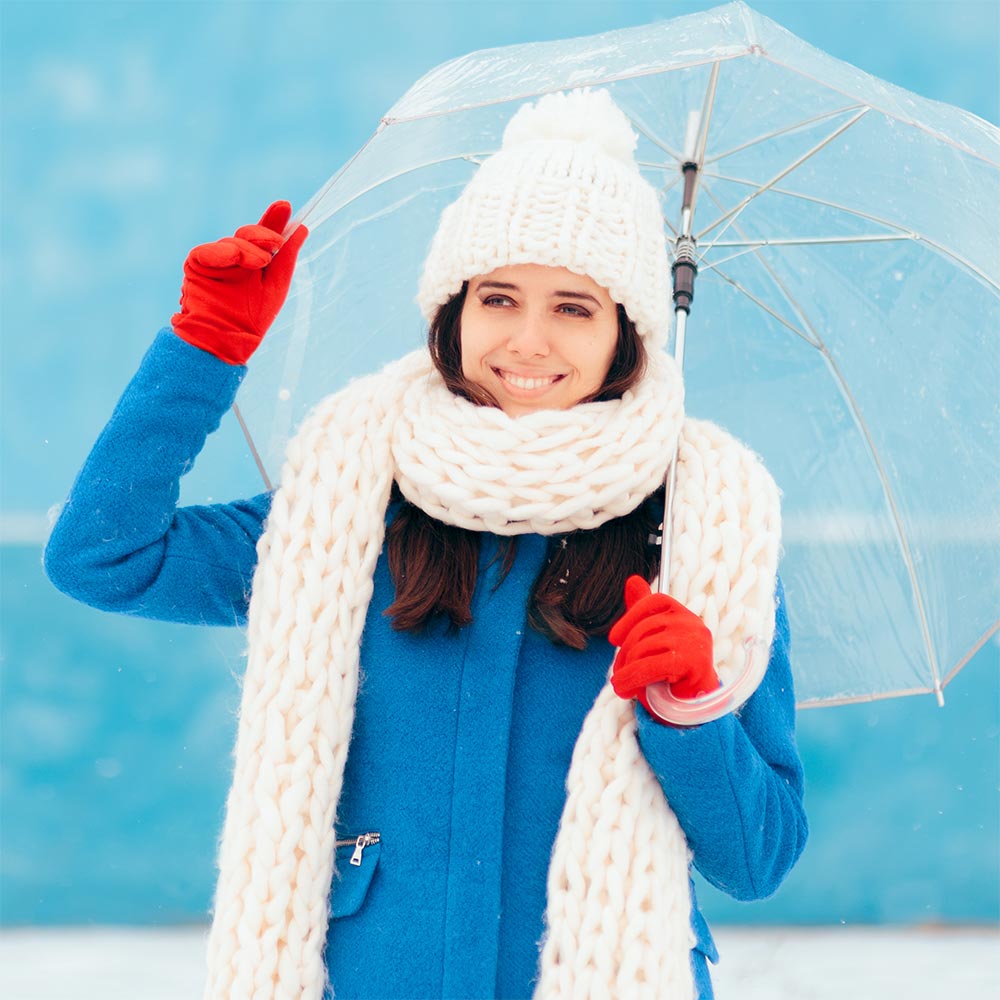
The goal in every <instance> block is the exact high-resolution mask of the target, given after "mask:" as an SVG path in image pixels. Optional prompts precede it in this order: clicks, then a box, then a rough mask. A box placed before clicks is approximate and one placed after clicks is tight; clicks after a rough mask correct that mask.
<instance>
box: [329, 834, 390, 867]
mask: <svg viewBox="0 0 1000 1000" xmlns="http://www.w3.org/2000/svg"><path fill="white" fill-rule="evenodd" d="M381 839H382V834H380V833H378V832H377V831H372V832H370V833H363V834H361V836H360V837H350V838H349V839H347V840H338V841H336V844H335V846H336V847H351V846H352V845H353V847H354V853H353V854H352V855H351V864H352V865H354V866H355V867H357V866H359V865H360V864H361V857H362V855H363V854H364V852H365V848H366V847H371V846H372V844H377V843H379V841H381Z"/></svg>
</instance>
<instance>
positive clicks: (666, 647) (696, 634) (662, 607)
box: [608, 576, 719, 716]
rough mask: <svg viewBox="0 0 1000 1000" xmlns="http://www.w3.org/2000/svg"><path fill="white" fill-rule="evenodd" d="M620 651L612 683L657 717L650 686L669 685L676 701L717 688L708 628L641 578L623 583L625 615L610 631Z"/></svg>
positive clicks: (609, 637)
mask: <svg viewBox="0 0 1000 1000" xmlns="http://www.w3.org/2000/svg"><path fill="white" fill-rule="evenodd" d="M608 640H609V641H610V642H611V643H612V644H613V645H615V646H618V647H619V650H618V653H617V655H616V656H615V662H614V667H613V670H612V675H611V685H612V687H613V688H614V690H615V693H616V694H617V695H618V696H619V697H621V698H638V699H639V701H640V702H642V704H643V706H644V707H645V708H646V710H647V711H649V712H650V713H651V714H652V715H653V716H656V715H657V713H656V712H654V711H653V710H652V709H651V708H650V707H649V702H648V701H647V699H646V688H647V687H649V686H650V685H651V684H659V683H667V684H669V685H670V691H671V694H673V695H674V696H675V697H677V698H683V699H687V698H697V697H698V696H699V695H702V694H707V693H710V692H713V691H715V690H716V689H717V688H718V687H719V676H718V674H717V673H716V672H715V667H714V665H713V656H712V633H711V632H710V631H709V629H708V626H707V625H706V624H705V623H704V622H703V621H702V620H701V619H700V618H699V617H698V616H697V615H696V614H694V612H692V611H689V610H688V609H687V608H686V607H684V605H683V604H681V603H680V601H677V600H675V599H674V598H673V597H671V596H670V595H669V594H654V593H652V592H651V590H650V586H649V584H648V583H647V582H646V581H645V580H644V579H643V578H642V577H641V576H630V577H629V578H628V580H627V581H626V582H625V614H624V615H622V617H621V618H619V619H618V621H617V622H615V624H614V625H613V626H612V627H611V631H610V632H609V633H608Z"/></svg>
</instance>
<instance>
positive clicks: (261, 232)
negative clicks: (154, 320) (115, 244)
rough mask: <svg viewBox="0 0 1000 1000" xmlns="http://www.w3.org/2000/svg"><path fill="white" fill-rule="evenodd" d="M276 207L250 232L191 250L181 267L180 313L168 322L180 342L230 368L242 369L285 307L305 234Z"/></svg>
mask: <svg viewBox="0 0 1000 1000" xmlns="http://www.w3.org/2000/svg"><path fill="white" fill-rule="evenodd" d="M291 215H292V206H291V205H290V204H289V203H288V202H287V201H276V202H274V204H273V205H271V206H270V207H269V208H268V210H267V211H266V212H265V213H264V215H263V217H262V218H261V220H260V222H259V223H257V225H255V226H241V227H240V228H239V229H237V230H236V233H235V235H233V236H227V237H226V238H225V239H221V240H217V241H216V242H215V243H204V244H202V245H201V246H197V247H195V248H194V249H193V250H192V251H191V252H190V253H189V254H188V256H187V260H186V261H185V262H184V281H183V283H182V284H181V311H180V312H179V313H175V314H174V316H173V317H172V318H171V323H172V325H173V328H174V332H175V333H176V334H177V336H178V337H180V338H181V339H182V340H186V341H187V342H188V343H189V344H193V345H194V346H195V347H200V348H201V349H202V350H204V351H208V352H209V353H210V354H214V355H215V356H216V357H217V358H220V359H221V360H222V361H225V362H227V363H228V364H231V365H243V364H246V362H247V360H248V359H249V357H250V355H251V354H253V352H254V351H255V350H256V349H257V346H258V345H259V344H260V342H261V340H262V339H263V337H264V334H265V333H266V332H267V330H268V327H270V325H271V324H272V323H273V322H274V317H275V316H277V315H278V312H279V310H280V309H281V307H282V306H283V305H284V303H285V298H286V297H287V295H288V287H289V285H290V284H291V281H292V272H293V271H294V270H295V261H296V258H297V257H298V254H299V249H300V248H301V246H302V243H303V241H304V240H305V238H306V236H308V234H309V231H308V230H307V229H306V227H305V226H302V225H300V226H297V227H296V229H295V230H294V232H292V234H291V235H290V236H289V237H288V239H287V240H285V241H284V242H283V241H282V235H281V234H282V232H283V231H284V229H285V227H286V226H287V225H288V220H289V219H290V218H291Z"/></svg>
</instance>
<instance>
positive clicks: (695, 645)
mask: <svg viewBox="0 0 1000 1000" xmlns="http://www.w3.org/2000/svg"><path fill="white" fill-rule="evenodd" d="M634 145H635V138H634V136H633V134H632V132H631V129H630V128H629V126H628V122H627V119H625V117H624V115H622V113H621V112H620V110H619V109H618V108H617V107H615V105H614V104H613V103H612V101H611V100H610V98H609V97H608V95H607V94H605V93H602V92H598V93H590V92H574V93H572V94H569V95H550V96H548V97H545V98H543V99H541V100H540V101H538V103H537V105H535V106H531V105H528V106H526V107H524V108H522V109H521V110H520V111H519V112H518V113H517V114H516V115H515V116H514V118H513V119H512V120H511V122H510V124H509V125H508V128H507V130H506V132H505V135H504V143H503V147H502V149H501V150H500V151H499V152H498V153H496V154H495V155H494V156H492V157H491V158H489V159H488V160H487V161H485V162H484V163H483V165H482V166H481V167H480V169H479V170H478V172H477V174H476V176H475V177H474V179H473V180H472V181H471V182H470V183H469V184H468V186H467V187H466V189H465V190H464V191H463V193H462V195H461V196H460V197H459V199H458V200H457V201H456V202H455V203H454V204H453V205H451V206H450V207H449V208H448V209H446V211H445V213H444V215H443V216H442V220H441V223H440V226H439V229H438V232H437V234H436V236H435V238H434V241H433V243H432V246H431V249H430V252H429V254H428V258H427V260H426V262H425V267H424V274H423V277H422V279H421V286H420V294H419V302H420V304H421V307H422V309H423V311H424V313H425V315H426V316H427V317H428V320H429V322H430V336H429V347H430V350H429V351H420V352H416V353H415V354H413V355H410V356H408V357H406V358H403V359H401V360H400V361H398V362H395V363H394V364H392V365H390V366H389V367H388V368H387V369H385V371H383V372H381V373H379V374H378V375H373V376H369V377H367V378H365V379H361V380H358V381H357V382H355V383H352V384H351V385H350V386H349V387H348V388H347V389H345V390H343V391H342V392H340V393H338V394H336V395H335V396H332V397H330V398H328V399H327V400H325V401H323V403H321V404H320V405H319V406H318V407H317V409H316V410H315V411H314V412H313V414H312V415H311V416H310V417H309V418H308V419H307V420H306V422H305V424H304V425H303V427H302V428H301V430H300V431H299V432H298V434H297V435H296V437H295V439H294V440H293V441H292V443H291V444H290V446H289V449H288V460H287V463H286V467H285V470H284V473H283V477H282V485H281V487H280V489H279V490H278V491H276V493H275V494H274V495H273V496H267V495H264V496H259V497H256V498H254V499H252V500H249V501H244V502H239V503H233V504H225V505H216V506H210V507H189V508H183V509H177V508H176V501H177V480H178V478H179V477H180V475H182V474H183V472H184V471H185V470H186V469H187V468H189V467H190V465H191V463H192V461H193V460H194V457H195V456H196V455H197V453H198V451H199V450H200V448H201V447H202V444H203V442H204V439H205V437H206V435H207V434H208V433H210V432H211V431H212V430H214V429H215V427H216V426H217V425H218V422H219V420H220V419H221V416H222V414H223V413H224V412H225V410H226V409H227V408H228V407H229V406H230V405H231V403H232V399H233V396H234V394H235V392H236V388H237V386H238V384H239V382H240V380H241V378H242V375H243V373H244V371H245V368H244V367H243V366H244V365H245V363H246V361H247V360H248V359H249V357H250V355H251V353H252V351H253V349H254V348H255V347H256V345H257V344H258V343H259V341H260V339H261V337H262V336H263V334H264V333H265V331H266V329H267V327H268V326H269V325H270V322H271V321H272V320H273V318H274V316H275V315H276V313H277V311H278V309H279V308H280V306H281V303H282V302H283V301H284V298H285V294H286V291H287V288H288V284H289V281H290V277H291V273H292V269H293V267H294V262H295V257H296V254H297V253H298V249H299V247H300V246H301V244H302V241H303V240H304V239H305V231H304V229H302V228H299V229H298V230H296V232H295V233H293V235H292V236H291V237H290V238H289V239H288V240H287V242H285V243H284V244H283V245H282V241H281V237H280V235H279V234H280V233H281V231H282V230H283V229H284V227H285V225H286V223H287V221H288V218H289V214H290V208H289V206H288V205H287V203H278V204H276V205H274V206H272V207H271V208H270V209H269V210H268V212H267V213H265V216H264V218H263V219H262V220H261V223H260V224H259V225H258V226H250V227H244V228H243V229H241V230H238V231H237V233H236V236H235V237H233V238H230V239H227V240H222V241H219V242H218V243H215V244H209V245H207V246H204V247H199V248H196V249H195V250H194V251H192V253H191V255H190V256H189V258H188V261H187V263H186V265H185V277H184V284H183V288H182V296H181V311H180V313H178V314H177V315H175V316H174V317H173V321H172V328H171V329H168V330H165V331H163V332H161V334H160V336H159V337H158V338H157V340H156V342H155V343H154V345H153V347H152V348H151V350H150V352H149V354H148V355H147V357H146V358H145V360H144V361H143V364H142V366H141V368H140V370H139V372H138V374H137V375H136V377H135V379H134V380H133V382H132V383H131V385H130V386H129V388H128V389H127V390H126V393H125V395H124V397H123V399H122V401H121V402H120V403H119V406H118V409H117V410H116V411H115V414H114V416H113V417H112V419H111V421H110V423H109V425H108V427H107V428H106V429H105V431H104V433H103V434H102V436H101V438H100V439H99V441H98V442H97V444H96V446H95V448H94V451H93V452H92V454H91V456H90V458H89V459H88V461H87V463H86V464H85V466H84V468H83V471H82V472H81V474H80V476H79V478H78V480H77V482H76V484H75V485H74V487H73V492H72V494H71V496H70V499H69V501H68V503H67V504H66V506H65V508H64V510H63V512H62V515H61V517H60V519H59V522H58V523H57V525H56V527H55V529H54V531H53V535H52V538H51V540H50V543H49V546H48V548H47V552H46V567H47V569H48V572H49V574H50V576H51V577H52V579H53V580H54V581H55V582H56V584H57V586H59V587H61V588H62V589H64V590H65V591H66V592H68V593H70V594H73V595H74V596H76V597H79V598H80V599H82V600H85V601H88V602H90V603H92V604H94V605H95V606H98V607H102V608H105V609H108V610H115V611H121V612H125V613H130V614H141V615H146V616H149V617H156V618H168V619H171V620H176V621H186V622H205V623H211V624H222V623H225V624H242V623H243V622H247V623H248V638H249V646H250V651H249V661H248V667H247V674H246V679H245V682H244V690H243V702H242V708H241V713H240V731H239V736H238V740H237V750H236V765H235V774H234V780H233V787H232V790H231V793H230V796H229V801H228V806H227V819H226V826H225V830H224V832H223V838H222V845H221V850H220V861H219V867H220V875H219V884H218V887H217V891H216V900H215V913H214V922H213V929H212V935H211V938H210V944H209V966H210V974H209V985H208V988H207V992H206V995H207V996H211V997H219V998H222V997H226V998H232V997H240V998H242V997H248V998H249V997H296V998H299V997H309V998H318V997H320V996H321V995H324V994H325V995H327V996H329V995H332V992H333V990H335V991H336V996H337V997H338V998H346V997H357V998H376V997H377V998H388V997H409V998H416V997H420V998H424V997H448V998H469V997H503V998H514V997H518V998H523V997H529V996H534V997H538V998H546V1000H548V998H554V997H562V998H565V1000H577V998H583V997H589V996H609V997H616V998H623V1000H625V998H627V1000H632V998H640V997H649V998H651V1000H670V998H674V997H678V998H680V997H684V998H688V997H691V996H695V995H697V996H698V997H700V998H706V997H710V996H711V995H712V993H711V983H710V979H709V975H708V969H707V964H706V960H712V961H715V960H716V958H717V956H716V953H715V947H714V944H713V943H712V940H711V936H710V934H709V932H708V928H707V927H706V925H705V922H704V919H703V918H702V916H701V914H700V911H699V909H698V906H697V902H696V900H695V898H694V895H693V886H692V884H691V883H690V879H689V864H690V863H691V861H692V860H693V863H694V864H695V865H696V866H697V867H698V869H699V870H700V871H701V872H702V873H703V874H704V875H705V877H706V878H707V879H708V880H709V881H710V882H712V883H714V884H715V885H717V886H719V887H720V888H721V889H723V890H724V891H726V892H728V893H730V894H731V895H734V896H736V897H737V898H740V899H753V898H759V897H762V896H766V895H768V894H770V893H771V892H773V891H774V890H775V889H776V888H777V886H778V885H779V884H780V882H781V881H782V879H783V878H784V876H785V875H786V873H787V872H788V871H789V870H790V868H791V866H792V865H793V864H794V862H795V860H796V858H797V857H798V855H799V853H800V852H801V849H802V847H803V844H804V841H805V836H806V823H805V817H804V813H803V809H802V771H801V765H800V762H799V759H798V755H797V752H796V749H795V743H794V735H793V729H794V698H793V695H792V688H791V676H790V672H789V665H788V630H787V619H786V616H785V610H784V603H783V599H782V597H781V590H780V585H779V584H778V583H777V579H776V561H777V549H778V512H777V492H776V490H775V488H774V485H773V483H772V482H771V480H770V478H769V477H768V476H767V474H766V472H765V470H763V467H762V466H760V463H759V462H758V461H757V460H756V458H755V457H754V456H752V455H751V454H750V453H749V452H748V451H747V450H746V449H745V448H743V446H741V445H739V444H738V443H737V442H735V441H734V440H733V439H731V438H729V437H728V436H727V435H725V434H724V432H722V431H720V430H719V429H718V428H714V427H713V426H712V425H710V424H706V423H703V422H697V421H692V420H685V418H684V415H683V406H682V397H683V391H682V386H681V382H680V377H679V374H678V373H677V371H676V369H675V367H674V366H673V364H672V362H670V361H669V359H667V358H666V357H665V356H664V354H663V352H662V350H661V347H662V344H663V341H664V339H665V337H666V333H667V330H668V329H669V323H670V308H669V294H668V290H667V284H666V283H667V274H668V265H667V260H666V252H665V240H664V234H663V226H662V220H661V218H660V214H659V209H658V205H657V201H656V195H655V193H654V192H653V190H652V189H651V188H650V187H649V185H648V184H647V183H646V182H645V181H644V180H643V179H642V177H641V176H640V174H639V172H638V169H637V167H636V165H635V162H634V158H633V153H632V150H633V149H634ZM682 427H683V435H681V429H682ZM679 438H681V451H680V455H679V458H678V473H677V475H678V486H677V502H676V511H675V520H674V523H675V532H676V541H675V551H676V554H675V557H674V560H673V565H672V567H671V570H672V572H671V588H670V589H671V594H672V597H667V596H666V595H659V594H650V591H649V585H648V583H647V581H648V580H651V579H652V578H653V577H654V575H655V573H656V569H657V564H658V556H659V551H658V547H657V544H656V535H657V531H658V526H659V523H660V521H661V519H662V514H663V494H662V490H661V489H660V488H659V486H660V484H661V483H662V481H663V476H664V473H665V471H666V468H667V465H668V463H669V461H670V458H671V456H672V455H673V453H674V448H675V446H676V445H677V442H678V439H679ZM258 543H259V544H258ZM251 594H252V597H251V596H250V595H251ZM776 595H777V596H776ZM761 639H763V640H765V641H766V642H767V644H768V645H769V647H770V651H771V652H770V661H769V664H768V668H767V671H766V673H765V675H764V679H763V681H762V683H761V684H760V686H759V687H758V689H757V691H756V692H755V693H754V694H753V696H752V697H751V698H750V699H749V701H748V702H747V703H746V704H745V705H744V706H743V707H742V709H741V710H740V712H739V713H738V715H732V714H731V715H728V716H725V717H723V718H721V719H718V720H716V721H714V722H711V723H706V724H704V725H701V726H696V727H691V728H687V729H681V728H676V727H672V726H670V725H667V724H665V723H664V722H663V720H660V719H658V718H656V717H655V716H654V715H652V714H651V713H650V712H649V711H648V707H649V706H648V702H647V701H646V699H645V689H646V687H647V686H648V685H649V684H653V683H656V682H661V681H666V682H668V683H670V684H671V686H672V690H673V692H674V693H675V694H677V695H679V696H682V697H692V696H695V695H697V694H699V693H700V692H702V691H707V690H711V689H712V688H713V687H715V686H716V685H717V684H718V683H719V682H720V679H721V681H722V682H723V683H727V682H729V681H731V679H732V677H733V676H734V673H735V672H737V671H738V669H739V667H740V666H741V663H742V655H743V654H742V650H743V648H744V647H745V644H746V643H748V642H752V641H753V640H758V641H759V640H761ZM615 646H618V647H620V648H619V650H618V652H617V654H616V653H615V650H614V647H615ZM609 668H611V671H610V672H611V674H612V676H611V683H610V684H608V683H607V680H608V674H609Z"/></svg>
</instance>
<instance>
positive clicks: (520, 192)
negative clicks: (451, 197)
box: [417, 90, 673, 352]
mask: <svg viewBox="0 0 1000 1000" xmlns="http://www.w3.org/2000/svg"><path fill="white" fill-rule="evenodd" d="M636 142H637V139H636V135H635V133H634V132H633V131H632V128H631V126H630V124H629V121H628V118H627V117H626V115H625V113H624V112H623V111H622V110H621V109H620V108H618V106H617V105H616V104H615V103H614V101H612V99H611V96H610V94H608V92H607V91H603V90H598V91H588V90H576V91H572V92H570V93H568V94H546V95H545V96H544V97H542V98H540V99H539V100H538V102H537V103H536V104H526V105H524V106H523V107H522V108H520V109H519V110H518V112H517V113H516V114H515V115H514V117H513V118H511V120H510V122H509V123H508V125H507V128H506V129H505V131H504V135H503V142H502V144H501V148H500V150H499V151H498V152H497V153H495V154H494V155H493V156H491V157H489V158H488V159H487V160H485V161H484V162H483V164H482V165H481V166H480V167H479V169H478V170H477V171H476V173H475V176H474V177H473V178H472V180H470V181H469V183H468V184H467V185H466V186H465V188H464V189H463V191H462V193H461V195H459V197H458V199H457V200H456V201H454V202H452V204H450V205H449V206H448V207H447V208H446V209H445V210H444V212H443V213H442V215H441V221H440V223H439V225H438V230H437V232H436V234H435V236H434V239H433V241H432V242H431V248H430V251H429V252H428V254H427V259H426V261H425V262H424V271H423V275H422V277H421V280H420V290H419V293H418V296H417V301H418V303H419V304H420V308H421V310H422V311H423V314H424V316H426V317H427V319H428V320H430V319H431V318H432V317H433V316H434V314H435V313H436V312H437V309H438V307H439V306H441V305H443V304H444V303H445V302H447V301H448V300H449V299H450V298H451V297H452V296H453V295H455V294H456V293H457V292H458V291H459V289H460V288H461V287H462V283H463V282H464V281H466V280H468V279H469V278H471V277H473V276H474V275H477V274H488V273H489V272H491V271H493V270H495V269H496V268H498V267H504V266H506V265H508V264H545V265H548V266H550V267H565V268H567V269H569V270H570V271H574V272H575V273H577V274H586V275H588V276H589V277H591V278H592V279H593V280H594V281H596V282H597V284H599V285H601V286H602V287H604V288H606V289H607V290H608V293H609V294H610V295H611V298H612V299H613V300H614V301H615V302H617V303H619V304H621V305H623V306H624V307H625V311H626V312H627V313H628V315H629V318H630V319H631V320H632V321H633V322H634V323H635V325H636V329H637V331H638V333H639V335H640V336H641V337H642V338H643V340H644V341H645V343H646V346H647V347H648V348H649V350H650V352H653V351H656V350H657V349H659V348H661V347H662V346H663V344H664V342H665V340H666V336H667V333H668V331H669V330H670V324H671V322H672V318H673V313H672V311H671V306H670V302H671V298H670V288H669V280H670V262H669V261H668V259H667V249H666V248H667V244H666V239H665V238H664V233H663V217H662V214H661V210H660V204H659V200H658V198H657V194H656V191H655V190H654V189H653V187H652V185H651V184H650V183H649V182H648V181H647V180H646V179H645V178H644V177H643V176H642V175H641V174H640V172H639V168H638V166H637V165H636V163H635V160H634V159H633V150H634V149H635V147H636Z"/></svg>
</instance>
